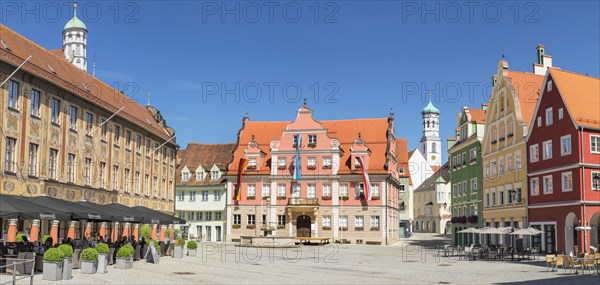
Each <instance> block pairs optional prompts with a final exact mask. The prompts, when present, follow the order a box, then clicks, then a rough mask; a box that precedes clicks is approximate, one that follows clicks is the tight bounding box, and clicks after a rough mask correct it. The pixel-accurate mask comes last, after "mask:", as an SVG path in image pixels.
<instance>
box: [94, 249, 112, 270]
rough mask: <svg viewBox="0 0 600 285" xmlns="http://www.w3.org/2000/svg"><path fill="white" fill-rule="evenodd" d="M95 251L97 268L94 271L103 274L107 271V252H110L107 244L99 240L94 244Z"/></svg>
mask: <svg viewBox="0 0 600 285" xmlns="http://www.w3.org/2000/svg"><path fill="white" fill-rule="evenodd" d="M96 251H97V252H98V270H97V271H96V273H101V274H104V273H106V272H108V270H107V269H108V253H109V252H110V248H108V245H107V244H105V243H103V242H100V243H98V244H96Z"/></svg>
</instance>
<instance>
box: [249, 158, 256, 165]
mask: <svg viewBox="0 0 600 285" xmlns="http://www.w3.org/2000/svg"><path fill="white" fill-rule="evenodd" d="M248 166H256V158H250V159H248Z"/></svg>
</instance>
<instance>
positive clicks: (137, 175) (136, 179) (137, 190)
mask: <svg viewBox="0 0 600 285" xmlns="http://www.w3.org/2000/svg"><path fill="white" fill-rule="evenodd" d="M133 191H134V192H135V194H137V195H139V194H140V193H141V192H142V185H141V184H140V172H139V171H136V172H135V177H134V178H133Z"/></svg>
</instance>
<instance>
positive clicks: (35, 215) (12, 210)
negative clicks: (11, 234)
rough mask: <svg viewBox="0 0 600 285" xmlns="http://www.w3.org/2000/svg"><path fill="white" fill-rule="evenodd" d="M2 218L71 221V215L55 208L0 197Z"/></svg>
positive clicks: (11, 197)
mask: <svg viewBox="0 0 600 285" xmlns="http://www.w3.org/2000/svg"><path fill="white" fill-rule="evenodd" d="M0 218H9V219H10V218H12V219H29V220H35V219H40V220H70V219H71V215H70V214H68V213H66V212H64V211H60V210H58V209H55V208H49V207H46V206H39V205H36V206H35V207H32V205H31V204H30V202H28V201H27V200H24V199H21V197H18V196H12V195H0Z"/></svg>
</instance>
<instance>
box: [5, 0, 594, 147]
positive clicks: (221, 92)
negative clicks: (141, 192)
mask: <svg viewBox="0 0 600 285" xmlns="http://www.w3.org/2000/svg"><path fill="white" fill-rule="evenodd" d="M72 3H73V2H44V1H33V2H10V1H2V3H0V9H1V10H0V17H1V18H0V21H1V22H2V24H5V25H7V26H9V27H10V28H12V29H14V30H16V31H17V32H19V33H21V34H23V35H24V36H26V37H28V38H30V39H31V40H33V41H35V42H37V43H39V44H41V45H42V46H44V47H46V48H48V49H55V48H59V47H60V46H61V33H62V29H63V27H64V24H65V23H66V22H67V21H68V20H69V19H70V18H71V13H72V12H71V11H72V8H70V5H72ZM315 3H316V4H315ZM223 5H225V6H223ZM236 5H237V6H236ZM423 5H425V6H423ZM225 10H228V11H230V12H226V11H225ZM257 11H260V14H258V13H257ZM298 11H301V12H300V13H298ZM317 11H318V13H317ZM599 11H600V7H599V4H598V1H544V2H513V1H510V2H442V1H439V2H436V1H430V2H425V3H421V2H411V1H327V2H315V1H303V2H263V1H257V2H252V1H227V2H212V1H143V2H114V1H101V2H98V1H97V2H85V1H81V2H79V9H78V15H79V17H80V19H82V20H83V21H84V22H85V23H86V24H87V27H88V30H89V35H88V59H89V60H90V63H89V71H90V72H91V71H92V69H91V61H92V59H93V54H94V53H95V54H96V65H97V71H96V74H97V76H98V77H99V78H101V79H102V80H104V81H105V82H107V83H109V84H111V85H114V86H121V89H122V86H124V85H125V84H127V83H128V82H133V84H134V86H136V88H135V89H136V90H126V93H128V94H130V95H131V96H133V97H134V98H137V99H138V100H139V101H140V102H141V103H143V104H145V102H146V95H147V92H148V90H150V91H151V103H152V105H154V106H156V107H157V108H159V109H160V110H161V112H162V114H163V116H164V117H165V118H166V120H167V123H168V124H169V125H171V126H172V127H174V128H175V129H176V131H177V142H178V143H179V144H180V145H181V146H182V147H185V145H186V144H187V143H188V142H189V141H196V142H204V143H226V142H234V141H235V140H236V135H237V131H238V130H239V128H240V127H241V119H242V117H243V116H244V114H245V113H246V112H248V115H249V116H250V119H251V120H253V121H272V120H292V119H294V118H295V112H296V110H297V108H298V107H299V106H300V105H301V104H302V99H303V98H306V99H308V102H309V106H310V107H311V108H312V109H313V110H314V115H315V118H316V119H317V120H332V119H346V118H372V117H387V116H388V113H389V112H390V108H393V111H394V112H395V114H396V116H395V118H396V134H397V136H398V137H406V138H408V140H409V145H410V147H411V148H414V147H417V146H418V141H419V140H420V138H421V123H420V120H421V118H420V113H419V111H420V109H421V108H423V107H424V106H425V105H426V100H427V96H426V94H427V93H428V92H429V91H431V92H432V93H433V95H434V104H435V105H436V106H437V107H438V108H439V109H440V110H441V112H442V115H441V122H442V127H441V136H442V138H443V139H444V140H445V138H447V137H452V136H453V130H454V128H455V122H454V116H455V114H456V113H457V112H458V111H460V108H461V106H463V105H468V106H472V107H479V106H480V105H481V103H485V101H486V100H487V98H488V97H487V96H489V93H490V92H489V88H488V87H489V83H490V77H491V75H492V74H493V73H494V72H495V70H496V67H497V63H498V60H499V59H500V58H501V55H502V54H503V53H504V54H505V57H506V59H507V60H508V62H509V66H510V68H511V69H513V70H521V71H531V69H532V67H531V64H532V63H533V62H534V60H535V47H536V46H537V44H538V43H542V44H544V45H545V46H546V53H547V54H550V55H552V56H553V63H554V66H557V67H561V68H563V69H567V70H572V71H575V72H579V73H587V74H590V75H593V76H596V77H598V76H599V73H600V70H599V66H600V58H599V55H600V36H599V35H600V30H599V27H600V20H599ZM236 13H239V16H237V15H236ZM236 16H237V17H239V18H238V19H236ZM236 86H238V87H237V88H236ZM415 86H416V87H417V90H415V89H414V87H415ZM469 86H471V87H469ZM457 87H458V88H457ZM297 90H301V93H302V94H298V92H297ZM316 90H319V92H318V93H317V94H318V97H317V96H315V94H316ZM271 91H274V92H273V93H272V94H271ZM471 91H473V92H471ZM258 94H260V97H257V96H258ZM236 96H239V100H236ZM222 97H224V98H225V99H224V101H225V102H222Z"/></svg>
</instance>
